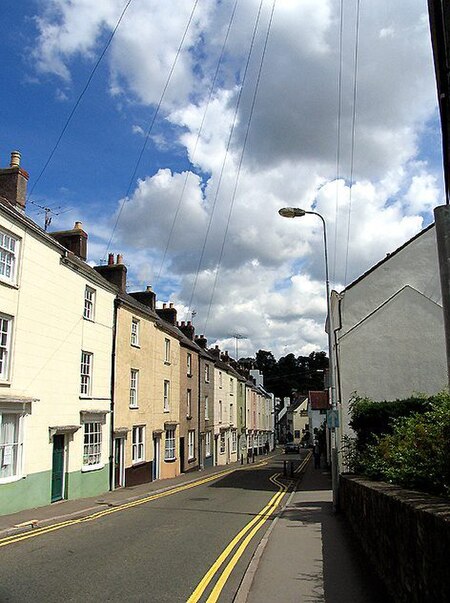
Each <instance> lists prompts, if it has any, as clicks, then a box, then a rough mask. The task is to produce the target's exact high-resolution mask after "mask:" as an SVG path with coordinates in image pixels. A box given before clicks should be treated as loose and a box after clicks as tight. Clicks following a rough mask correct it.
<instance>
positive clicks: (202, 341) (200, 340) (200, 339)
mask: <svg viewBox="0 0 450 603" xmlns="http://www.w3.org/2000/svg"><path fill="white" fill-rule="evenodd" d="M195 343H196V344H197V345H198V346H200V347H201V348H203V349H204V350H206V346H207V345H208V340H207V339H206V337H205V336H204V335H196V336H195Z"/></svg>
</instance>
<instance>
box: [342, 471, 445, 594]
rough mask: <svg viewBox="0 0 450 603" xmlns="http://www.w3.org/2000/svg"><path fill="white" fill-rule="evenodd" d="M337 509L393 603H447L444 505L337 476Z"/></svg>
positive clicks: (386, 486)
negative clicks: (338, 484)
mask: <svg viewBox="0 0 450 603" xmlns="http://www.w3.org/2000/svg"><path fill="white" fill-rule="evenodd" d="M339 505H340V509H341V510H342V512H343V513H344V514H345V516H346V517H347V519H348V521H349V522H350V524H351V526H352V528H353V530H354V532H355V534H356V536H357V537H358V538H359V540H360V541H361V544H362V546H363V548H364V550H365V551H366V553H367V555H368V557H369V559H370V560H371V562H372V564H373V566H374V569H375V570H376V572H377V573H378V575H379V576H380V578H381V579H382V580H383V582H384V583H385V584H386V587H387V589H388V591H389V592H390V593H391V595H392V598H393V600H394V601H395V603H403V602H405V603H435V602H436V603H440V602H442V603H444V602H445V603H448V602H449V601H450V503H449V502H448V501H446V500H445V499H443V498H437V497H434V496H430V495H428V494H422V493H420V492H413V491H410V490H403V489H401V488H398V487H396V486H393V485H391V484H386V483H384V482H372V481H369V480H366V479H363V478H360V477H355V476H348V475H341V476H340V491H339Z"/></svg>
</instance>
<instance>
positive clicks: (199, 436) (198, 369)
mask: <svg viewBox="0 0 450 603" xmlns="http://www.w3.org/2000/svg"><path fill="white" fill-rule="evenodd" d="M197 373H198V396H197V397H198V408H197V424H198V442H197V449H198V469H199V471H202V469H204V466H203V459H202V444H201V439H202V436H201V432H200V429H201V420H200V417H201V415H200V413H201V408H202V395H201V391H200V384H201V377H200V375H201V373H202V371H201V356H200V354H198V361H197Z"/></svg>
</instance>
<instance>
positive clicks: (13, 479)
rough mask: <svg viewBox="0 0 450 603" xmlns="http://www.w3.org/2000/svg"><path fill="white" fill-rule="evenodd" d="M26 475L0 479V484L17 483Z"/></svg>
mask: <svg viewBox="0 0 450 603" xmlns="http://www.w3.org/2000/svg"><path fill="white" fill-rule="evenodd" d="M25 477H26V475H11V477H2V478H0V484H10V483H12V482H18V481H19V480H20V479H24V478H25Z"/></svg>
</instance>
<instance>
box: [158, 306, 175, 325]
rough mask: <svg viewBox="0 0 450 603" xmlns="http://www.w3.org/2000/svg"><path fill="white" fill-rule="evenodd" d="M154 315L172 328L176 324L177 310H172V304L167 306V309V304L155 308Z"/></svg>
mask: <svg viewBox="0 0 450 603" xmlns="http://www.w3.org/2000/svg"><path fill="white" fill-rule="evenodd" d="M156 314H157V315H158V316H159V317H160V318H162V319H163V320H165V321H166V322H170V324H171V325H173V326H175V325H176V324H177V309H176V308H174V306H173V304H172V303H170V304H169V307H167V304H163V307H162V308H156Z"/></svg>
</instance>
